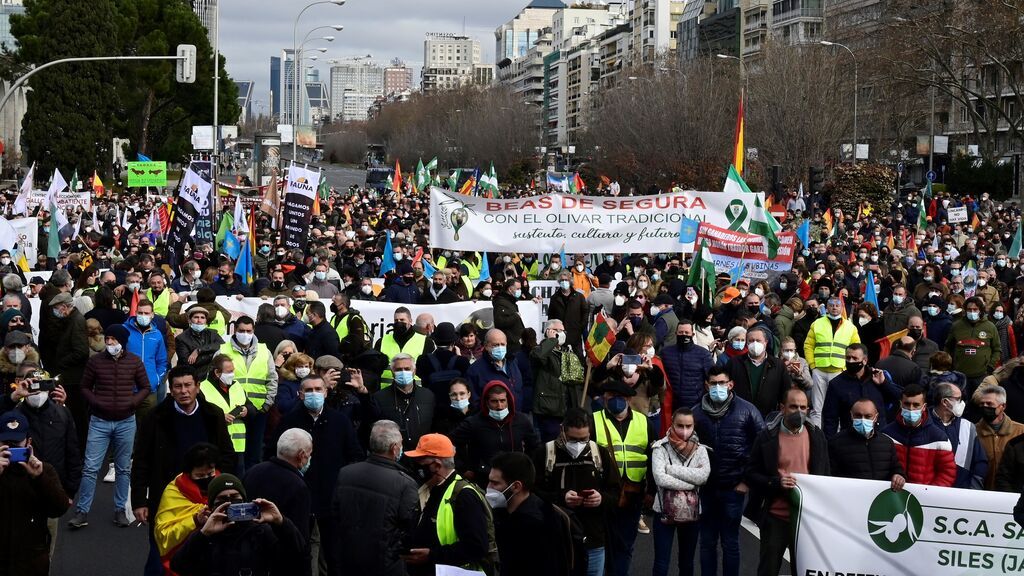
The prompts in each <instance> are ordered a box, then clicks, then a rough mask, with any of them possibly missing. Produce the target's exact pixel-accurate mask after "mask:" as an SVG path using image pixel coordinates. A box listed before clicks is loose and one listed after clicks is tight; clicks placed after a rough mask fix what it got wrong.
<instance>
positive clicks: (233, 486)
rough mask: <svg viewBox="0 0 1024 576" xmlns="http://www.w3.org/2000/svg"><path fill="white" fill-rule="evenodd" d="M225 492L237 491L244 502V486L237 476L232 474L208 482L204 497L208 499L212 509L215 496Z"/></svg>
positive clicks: (215, 499) (222, 475)
mask: <svg viewBox="0 0 1024 576" xmlns="http://www.w3.org/2000/svg"><path fill="white" fill-rule="evenodd" d="M225 490H238V493H239V494H241V495H242V499H243V500H245V499H246V496H245V486H244V485H243V484H242V481H241V480H239V479H238V477H237V476H235V475H233V474H221V475H220V476H217V477H216V478H214V479H213V480H211V481H210V486H209V488H207V489H206V495H207V497H208V498H209V502H210V507H211V508H212V507H213V503H214V502H216V501H217V496H219V495H220V493H221V492H223V491H225Z"/></svg>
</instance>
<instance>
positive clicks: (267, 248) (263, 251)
mask: <svg viewBox="0 0 1024 576" xmlns="http://www.w3.org/2000/svg"><path fill="white" fill-rule="evenodd" d="M260 254H270V246H260Z"/></svg>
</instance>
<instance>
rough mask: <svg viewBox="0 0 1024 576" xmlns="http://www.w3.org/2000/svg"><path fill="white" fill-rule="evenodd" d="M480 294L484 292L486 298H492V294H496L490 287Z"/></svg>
mask: <svg viewBox="0 0 1024 576" xmlns="http://www.w3.org/2000/svg"><path fill="white" fill-rule="evenodd" d="M480 294H482V295H483V297H484V298H490V297H491V294H494V291H493V290H491V289H490V288H488V289H487V290H484V291H483V292H481V293H480Z"/></svg>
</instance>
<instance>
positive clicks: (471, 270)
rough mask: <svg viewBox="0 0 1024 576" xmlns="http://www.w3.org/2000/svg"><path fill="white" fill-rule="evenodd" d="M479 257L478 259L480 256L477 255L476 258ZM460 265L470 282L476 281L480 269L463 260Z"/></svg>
mask: <svg viewBox="0 0 1024 576" xmlns="http://www.w3.org/2000/svg"><path fill="white" fill-rule="evenodd" d="M479 257H480V254H477V258H479ZM462 265H463V266H465V267H466V276H468V277H469V279H470V280H476V279H477V278H479V277H480V267H479V266H476V265H475V264H473V263H472V262H470V261H469V260H463V261H462Z"/></svg>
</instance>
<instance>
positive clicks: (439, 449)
mask: <svg viewBox="0 0 1024 576" xmlns="http://www.w3.org/2000/svg"><path fill="white" fill-rule="evenodd" d="M405 455H406V456H408V457H410V458H421V457H423V456H432V457H434V458H453V457H454V456H455V445H454V444H452V441H451V440H449V439H448V437H447V436H445V435H444V434H424V435H423V436H420V441H419V442H418V443H417V444H416V449H415V450H410V451H408V452H406V453H405Z"/></svg>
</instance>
